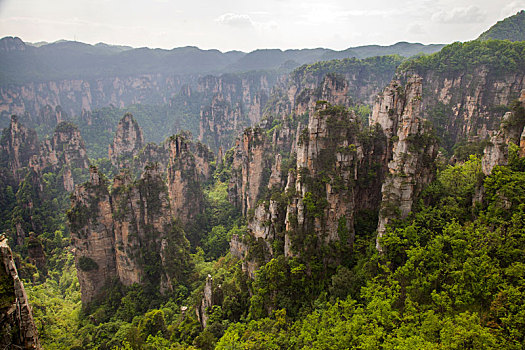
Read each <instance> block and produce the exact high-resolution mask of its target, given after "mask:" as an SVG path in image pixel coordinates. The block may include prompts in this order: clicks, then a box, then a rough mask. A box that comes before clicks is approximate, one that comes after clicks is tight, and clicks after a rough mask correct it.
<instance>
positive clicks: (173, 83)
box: [0, 73, 195, 126]
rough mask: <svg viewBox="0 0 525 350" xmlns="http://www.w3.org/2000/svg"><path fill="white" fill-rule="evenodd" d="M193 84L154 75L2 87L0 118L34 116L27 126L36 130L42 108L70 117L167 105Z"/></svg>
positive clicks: (188, 81) (32, 83) (168, 75)
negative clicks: (108, 108)
mask: <svg viewBox="0 0 525 350" xmlns="http://www.w3.org/2000/svg"><path fill="white" fill-rule="evenodd" d="M193 80H195V77H184V76H179V75H173V74H161V73H157V74H138V75H135V76H108V77H105V78H99V79H88V80H82V79H74V80H56V81H46V82H30V83H26V84H22V85H10V86H5V85H4V86H2V87H0V117H3V118H5V116H6V115H10V114H17V115H24V114H26V113H27V115H28V116H34V117H30V118H31V121H32V122H34V124H31V125H32V126H37V125H43V124H44V123H43V121H42V120H39V119H36V117H37V116H40V115H41V114H40V113H41V110H42V109H44V108H51V109H55V108H56V107H57V106H60V108H61V111H62V113H65V114H67V115H70V116H74V115H80V114H81V113H82V112H83V111H92V110H94V109H97V108H102V107H105V106H109V105H113V106H115V107H119V108H123V107H125V106H129V105H131V104H150V105H153V104H167V103H169V100H170V98H172V97H173V96H174V95H175V94H176V93H177V92H178V90H179V89H180V88H181V86H182V85H184V84H188V83H190V82H192V81H193ZM47 106H49V107H47Z"/></svg>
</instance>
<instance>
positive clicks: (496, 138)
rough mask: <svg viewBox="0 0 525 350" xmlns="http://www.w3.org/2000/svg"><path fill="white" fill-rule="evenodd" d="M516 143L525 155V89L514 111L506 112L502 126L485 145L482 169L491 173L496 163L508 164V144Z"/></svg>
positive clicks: (487, 173) (521, 154)
mask: <svg viewBox="0 0 525 350" xmlns="http://www.w3.org/2000/svg"><path fill="white" fill-rule="evenodd" d="M511 142H512V143H514V144H516V145H518V146H519V147H520V156H521V157H522V156H524V155H525V90H522V91H521V94H520V98H519V99H518V100H517V101H515V103H514V104H513V106H512V111H510V112H507V113H505V115H504V116H503V118H502V119H501V123H500V127H499V130H498V131H497V132H495V133H494V134H493V135H492V136H491V138H490V143H489V144H488V145H487V147H485V149H484V152H483V157H482V159H481V169H482V171H483V173H484V174H485V175H489V174H490V173H491V172H492V169H494V167H495V166H496V165H507V162H508V157H509V153H508V145H509V143H511Z"/></svg>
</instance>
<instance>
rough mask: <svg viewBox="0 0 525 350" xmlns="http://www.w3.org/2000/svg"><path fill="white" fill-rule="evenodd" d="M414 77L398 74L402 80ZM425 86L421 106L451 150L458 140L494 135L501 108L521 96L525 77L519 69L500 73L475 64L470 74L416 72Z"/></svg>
mask: <svg viewBox="0 0 525 350" xmlns="http://www.w3.org/2000/svg"><path fill="white" fill-rule="evenodd" d="M412 74H414V73H413V72H412V71H408V72H404V73H402V74H401V76H400V78H401V79H406V77H409V76H411V75H412ZM416 74H417V75H419V76H420V77H421V79H422V83H423V84H424V86H423V90H424V93H423V94H422V96H421V98H422V100H421V105H422V108H423V109H424V113H425V117H426V118H427V119H428V120H429V121H430V122H432V124H433V125H434V129H435V130H436V133H437V136H439V137H440V138H441V139H443V142H442V145H441V146H444V147H446V148H447V149H450V148H451V147H452V145H454V144H455V143H457V142H459V141H463V140H468V141H479V140H483V139H487V138H489V137H490V136H491V134H492V133H494V132H497V130H498V129H499V125H500V122H501V118H502V117H503V114H504V113H502V109H504V108H505V106H508V105H510V103H511V102H512V101H513V100H515V99H517V98H518V97H519V96H520V91H521V90H522V89H524V88H525V74H524V72H523V71H522V70H520V69H515V70H512V69H509V70H508V71H505V72H500V71H498V70H496V69H494V68H490V67H488V66H484V65H478V66H476V67H475V68H473V69H472V71H462V72H454V73H447V72H438V71H435V70H421V71H419V70H418V71H417V73H416Z"/></svg>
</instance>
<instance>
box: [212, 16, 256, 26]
mask: <svg viewBox="0 0 525 350" xmlns="http://www.w3.org/2000/svg"><path fill="white" fill-rule="evenodd" d="M215 21H216V22H218V23H220V24H225V25H229V26H232V27H238V28H247V27H253V21H252V19H251V18H250V16H248V15H242V14H235V13H225V14H222V15H220V16H219V17H217V18H216V19H215Z"/></svg>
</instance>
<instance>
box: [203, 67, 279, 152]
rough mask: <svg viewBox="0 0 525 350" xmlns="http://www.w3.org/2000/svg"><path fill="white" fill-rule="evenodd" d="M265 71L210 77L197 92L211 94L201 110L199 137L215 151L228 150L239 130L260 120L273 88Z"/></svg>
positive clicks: (205, 78) (204, 79) (207, 77)
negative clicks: (209, 100)
mask: <svg viewBox="0 0 525 350" xmlns="http://www.w3.org/2000/svg"><path fill="white" fill-rule="evenodd" d="M269 80H270V79H269V77H268V75H267V74H264V73H246V74H244V75H243V74H240V75H226V74H225V75H222V76H220V77H214V76H206V77H204V78H201V79H200V80H199V84H198V86H197V92H199V93H201V94H203V95H204V96H205V98H204V99H206V96H210V97H211V102H210V103H209V104H204V105H203V106H202V108H201V112H200V117H201V119H200V124H199V140H200V141H202V142H204V143H206V144H207V145H208V146H209V147H210V148H211V149H212V150H214V151H217V150H218V149H219V148H221V147H222V148H223V149H228V148H230V147H231V146H232V145H233V142H234V140H235V137H236V135H237V133H238V132H240V131H241V130H243V129H244V128H246V127H249V126H252V125H255V124H256V123H258V122H259V121H260V120H261V118H262V115H263V111H264V107H265V104H266V102H267V100H268V95H269V93H270V89H271V87H272V82H270V83H269Z"/></svg>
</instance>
